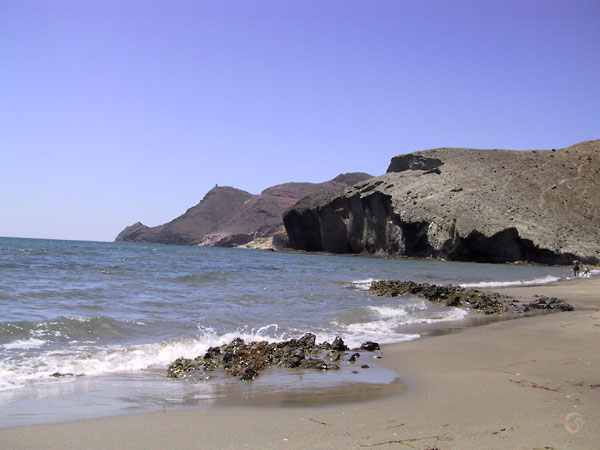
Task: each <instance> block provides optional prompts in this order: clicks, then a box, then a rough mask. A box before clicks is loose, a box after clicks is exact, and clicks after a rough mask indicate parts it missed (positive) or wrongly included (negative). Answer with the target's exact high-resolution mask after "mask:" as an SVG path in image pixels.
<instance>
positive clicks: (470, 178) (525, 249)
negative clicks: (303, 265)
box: [284, 140, 600, 264]
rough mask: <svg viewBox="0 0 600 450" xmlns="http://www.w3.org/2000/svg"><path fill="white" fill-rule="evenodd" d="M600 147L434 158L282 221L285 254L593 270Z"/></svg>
mask: <svg viewBox="0 0 600 450" xmlns="http://www.w3.org/2000/svg"><path fill="white" fill-rule="evenodd" d="M599 175H600V141H599V140H596V141H587V142H582V143H580V144H577V145H574V146H572V147H568V148H564V149H560V150H533V151H511V150H473V149H459V148H456V149H449V148H442V149H435V150H427V151H421V152H416V153H411V154H407V155H400V156H397V157H395V158H393V159H392V162H391V164H390V166H389V168H388V172H387V173H386V174H385V175H382V176H380V177H374V178H371V179H369V180H366V181H365V182H362V183H358V184H357V185H355V186H353V187H350V188H347V189H345V190H344V191H343V192H342V193H341V194H337V195H336V194H317V195H314V196H309V197H307V198H305V199H303V200H301V201H300V202H298V203H297V204H296V205H294V206H292V207H291V208H289V209H288V210H287V211H286V212H285V213H284V225H285V228H286V231H287V234H288V238H289V246H290V247H292V248H295V249H302V250H308V251H327V252H333V253H368V254H378V255H395V256H414V257H434V258H444V259H451V260H461V261H478V262H514V261H529V262H538V263H551V264H554V263H557V264H561V263H562V264H566V263H569V262H571V261H572V259H573V258H578V259H581V260H582V261H584V262H587V263H597V262H598V261H599V259H598V255H599V254H600V236H599V225H598V224H599V223H600V198H599V196H598V191H599V188H600V183H599V181H598V178H599Z"/></svg>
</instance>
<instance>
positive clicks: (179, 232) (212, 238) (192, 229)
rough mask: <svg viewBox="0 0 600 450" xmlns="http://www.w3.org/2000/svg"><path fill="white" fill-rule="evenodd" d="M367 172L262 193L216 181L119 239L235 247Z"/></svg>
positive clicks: (271, 231)
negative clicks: (301, 204) (306, 200)
mask: <svg viewBox="0 0 600 450" xmlns="http://www.w3.org/2000/svg"><path fill="white" fill-rule="evenodd" d="M370 177H371V175H368V174H366V173H348V174H342V175H339V176H337V177H336V178H334V179H333V180H330V181H327V182H325V183H286V184H281V185H278V186H273V187H270V188H268V189H265V190H264V191H263V192H262V193H261V194H260V195H252V194H249V193H248V192H245V191H242V190H240V189H235V188H233V187H227V186H216V187H214V188H213V189H211V190H210V191H209V192H208V193H207V194H206V195H205V196H204V198H203V199H202V200H201V201H200V203H198V204H197V205H195V206H193V207H191V208H190V209H188V210H187V211H186V212H185V213H184V214H182V215H181V216H179V217H177V218H176V219H174V220H172V221H171V222H168V223H166V224H164V225H160V226H157V227H147V226H145V225H143V224H142V223H140V222H138V223H136V224H134V225H131V226H129V227H127V228H125V229H124V230H123V231H122V232H121V233H119V235H118V236H117V238H116V240H117V241H126V242H149V243H159V244H179V245H204V246H216V247H235V246H238V245H243V244H247V243H248V242H250V241H252V240H253V239H255V238H264V237H269V236H273V235H274V234H275V233H277V232H278V231H280V232H282V231H283V220H282V214H283V211H284V210H285V209H286V208H288V207H290V206H292V205H293V204H294V203H296V202H297V201H298V200H300V199H301V198H302V197H305V196H306V195H309V194H314V193H316V192H324V191H329V192H340V191H341V190H343V189H344V188H346V187H348V186H351V185H352V184H355V183H358V182H360V181H363V180H365V179H367V178H370Z"/></svg>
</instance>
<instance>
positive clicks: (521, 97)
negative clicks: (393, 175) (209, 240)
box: [0, 0, 600, 240]
mask: <svg viewBox="0 0 600 450" xmlns="http://www.w3.org/2000/svg"><path fill="white" fill-rule="evenodd" d="M598 24H600V2H599V1H598V0H593V1H576V0H574V1H566V0H565V1H553V0H543V1H533V0H532V1H528V0H521V1H510V0H501V1H485V0H474V1H466V0H465V1H461V0H454V1H449V0H414V1H413V0H396V1H387V0H377V1H375V0H361V1H358V0H339V1H328V0H319V1H312V0H272V1H267V0H264V1H263V0H243V1H228V0H214V1H212V0H206V1H201V0H196V1H184V0H170V1H167V0H165V1H128V0H118V1H100V0H97V1H74V0H72V1H69V0H63V1H59V0H55V1H23V0H9V1H7V0H0V63H1V65H0V67H1V68H2V69H1V70H0V99H1V103H0V104H1V105H2V106H1V108H0V161H1V165H0V211H1V218H0V236H20V237H42V238H59V239H84V240H113V239H114V237H115V236H116V234H117V233H118V232H119V231H121V229H123V228H124V227H125V226H126V225H130V224H132V223H134V222H136V221H138V220H140V221H142V222H143V223H145V224H147V225H159V224H161V223H164V222H166V221H169V220H171V219H172V218H174V217H176V216H178V215H180V214H181V213H183V212H184V211H185V210H186V209H187V208H189V207H191V206H193V205H195V204H196V203H198V201H200V200H201V199H202V197H203V196H204V195H205V194H206V192H208V191H209V190H210V189H211V188H212V187H214V186H215V184H219V185H232V186H235V187H237V188H240V189H243V190H246V191H249V192H251V193H259V192H260V191H261V190H263V189H265V188H267V187H269V186H272V185H275V184H280V183H285V182H288V181H311V182H321V181H326V180H328V179H331V178H333V177H335V176H336V175H338V174H339V173H343V172H354V171H361V172H369V173H371V174H373V175H380V174H382V173H384V172H385V170H386V168H387V166H388V164H389V161H390V159H391V158H392V157H393V156H395V155H397V154H401V153H408V152H412V151H416V150H423V149H428V148H435V147H453V146H456V147H474V148H508V149H548V148H559V147H564V146H568V145H571V144H575V143H577V142H580V141H583V140H589V139H598V138H600V82H599V80H600V57H599V56H598V55H600V26H599V25H598Z"/></svg>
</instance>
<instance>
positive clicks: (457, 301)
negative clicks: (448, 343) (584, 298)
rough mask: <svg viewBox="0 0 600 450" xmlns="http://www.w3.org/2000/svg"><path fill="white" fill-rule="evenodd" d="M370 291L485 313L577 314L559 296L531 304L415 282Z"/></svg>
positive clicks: (380, 285)
mask: <svg viewBox="0 0 600 450" xmlns="http://www.w3.org/2000/svg"><path fill="white" fill-rule="evenodd" d="M369 291H370V292H372V293H373V294H376V295H380V296H385V297H399V296H403V295H416V296H419V297H423V298H425V299H427V300H429V301H430V302H435V303H442V304H444V305H446V306H453V307H458V308H465V309H470V310H474V311H477V312H479V313H482V314H506V313H517V314H519V313H523V312H528V311H531V310H532V309H537V310H547V311H573V306H571V305H570V304H568V303H567V302H566V301H565V300H562V299H558V298H556V297H551V298H549V297H538V298H537V299H536V300H535V301H533V302H531V303H521V302H518V301H517V300H515V299H513V298H510V297H506V296H504V295H501V294H498V293H496V292H482V291H479V290H477V289H465V288H462V287H460V286H453V285H449V286H439V285H436V284H429V283H415V282H414V281H374V282H373V283H371V287H370V288H369Z"/></svg>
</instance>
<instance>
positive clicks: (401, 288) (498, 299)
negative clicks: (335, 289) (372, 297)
mask: <svg viewBox="0 0 600 450" xmlns="http://www.w3.org/2000/svg"><path fill="white" fill-rule="evenodd" d="M369 290H370V291H371V292H372V293H374V294H376V295H381V296H385V297H399V296H403V295H417V296H419V297H423V298H425V299H427V300H429V301H430V302H435V303H442V304H444V305H446V306H452V307H458V308H467V309H472V310H475V311H477V312H480V313H483V314H505V313H517V314H519V313H523V312H527V311H530V310H531V309H540V310H552V311H573V307H572V306H571V305H570V304H568V303H567V302H566V301H565V300H562V299H558V298H555V297H552V298H548V297H540V298H538V299H536V300H535V301H534V302H531V303H526V304H522V303H519V302H517V301H516V300H515V299H513V298H510V297H506V296H503V295H500V294H498V293H496V292H482V291H479V290H478V289H465V288H462V287H460V286H452V285H448V286H439V285H436V284H429V283H415V282H414V281H374V282H373V283H371V287H370V288H369ZM363 345H364V344H363ZM361 348H362V347H361Z"/></svg>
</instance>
